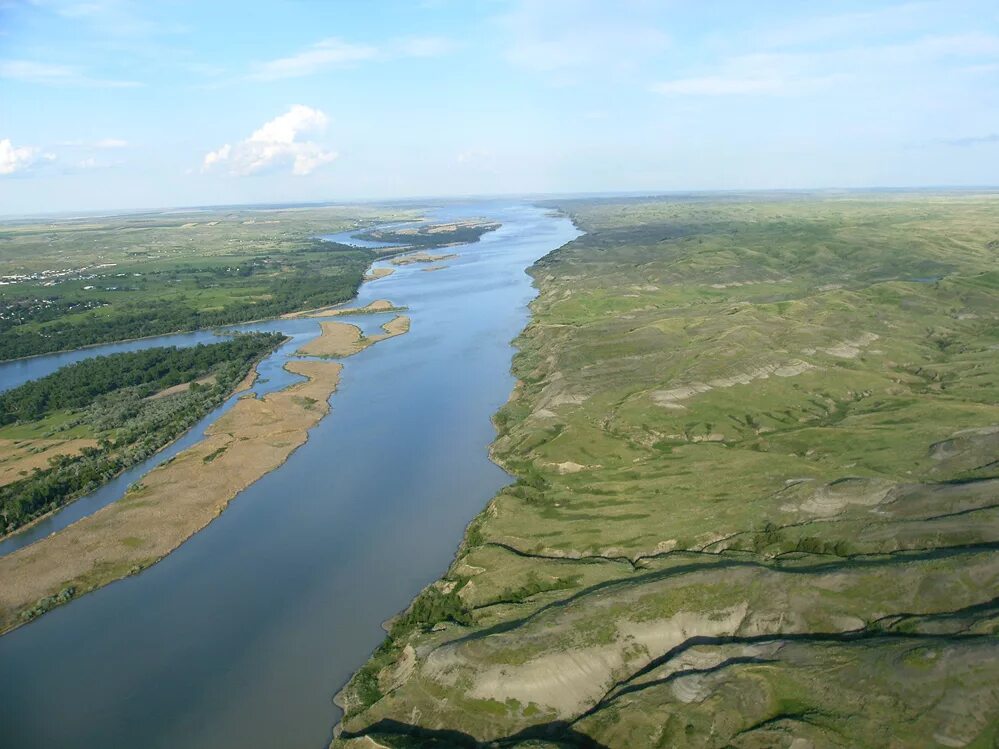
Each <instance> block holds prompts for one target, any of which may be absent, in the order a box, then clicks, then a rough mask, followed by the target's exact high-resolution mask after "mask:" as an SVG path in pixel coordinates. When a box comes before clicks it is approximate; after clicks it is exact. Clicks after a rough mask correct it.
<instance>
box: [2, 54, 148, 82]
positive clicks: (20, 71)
mask: <svg viewBox="0 0 999 749" xmlns="http://www.w3.org/2000/svg"><path fill="white" fill-rule="evenodd" d="M0 78H10V79H12V80H16V81H24V82H25V83H40V84H44V85H47V86H81V87H94V88H135V87H136V86H140V85H141V84H140V83H137V82H136V81H118V80H109V79H103V78H93V77H91V76H89V75H86V74H85V73H84V72H83V71H81V70H80V69H78V68H75V67H71V66H69V65H55V64H52V63H47V62H36V61H34V60H0Z"/></svg>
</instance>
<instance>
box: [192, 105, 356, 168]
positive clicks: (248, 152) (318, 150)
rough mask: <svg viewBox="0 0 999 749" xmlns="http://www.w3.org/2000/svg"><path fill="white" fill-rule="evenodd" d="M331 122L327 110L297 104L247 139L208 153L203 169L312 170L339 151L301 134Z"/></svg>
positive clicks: (316, 131) (319, 129) (315, 130)
mask: <svg viewBox="0 0 999 749" xmlns="http://www.w3.org/2000/svg"><path fill="white" fill-rule="evenodd" d="M328 124H329V117H327V116H326V114H325V113H324V112H322V111H320V110H318V109H313V108H312V107H307V106H303V105H301V104H296V105H295V106H293V107H292V108H291V109H289V110H288V111H287V112H285V113H284V114H282V115H281V116H279V117H275V118H274V119H273V120H271V121H270V122H266V123H264V124H263V125H262V126H261V127H260V128H258V129H257V130H256V131H255V132H254V133H253V134H252V135H251V136H250V137H249V138H247V139H246V140H243V141H240V142H239V143H236V144H235V145H232V144H229V143H226V144H225V145H223V146H222V147H221V148H218V149H216V150H214V151H210V152H208V153H207V154H205V157H204V160H203V162H202V169H203V170H204V171H210V170H213V169H216V168H225V169H226V170H227V171H228V172H229V173H230V174H233V175H237V176H246V175H251V174H257V173H260V172H265V171H271V170H274V169H280V168H282V167H288V166H290V167H291V173H292V174H295V175H298V176H304V175H306V174H310V173H312V172H313V171H314V170H315V169H317V168H318V167H320V166H322V165H323V164H327V163H329V162H331V161H333V160H334V159H335V158H336V157H337V154H336V152H335V151H330V150H327V149H326V148H325V147H324V146H322V145H320V144H319V143H316V142H315V141H309V140H300V139H299V137H300V136H302V135H307V134H310V133H320V132H322V131H324V130H325V129H326V126H327V125H328Z"/></svg>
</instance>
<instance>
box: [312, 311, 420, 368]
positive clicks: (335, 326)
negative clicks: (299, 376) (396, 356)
mask: <svg viewBox="0 0 999 749" xmlns="http://www.w3.org/2000/svg"><path fill="white" fill-rule="evenodd" d="M319 325H320V327H321V328H322V331H323V332H322V335H320V336H319V337H318V338H316V339H314V340H311V341H309V342H308V343H306V344H304V345H303V346H302V347H301V348H299V349H298V351H296V352H295V353H296V354H297V355H299V356H319V357H323V358H332V359H338V358H341V357H344V356H350V355H352V354H356V353H358V352H359V351H363V350H364V349H366V348H367V347H368V346H370V345H371V344H373V343H377V342H378V341H384V340H385V339H386V338H393V337H394V336H397V335H402V334H403V333H405V332H407V331H408V330H409V318H408V317H406V316H405V315H396V316H395V317H394V318H393V319H391V320H389V321H388V322H387V323H385V324H384V325H382V330H384V331H385V333H383V334H378V335H373V336H365V335H364V334H363V333H362V332H361V329H360V328H359V327H357V326H356V325H351V324H350V323H345V322H325V321H324V322H321V323H319Z"/></svg>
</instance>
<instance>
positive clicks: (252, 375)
mask: <svg viewBox="0 0 999 749" xmlns="http://www.w3.org/2000/svg"><path fill="white" fill-rule="evenodd" d="M287 340H288V339H287V338H285V339H284V340H282V341H281V343H279V344H278V345H277V346H275V347H274V348H272V349H270V350H269V351H267V352H266V353H264V354H263V355H262V356H260V357H259V358H258V359H257V360H256V361H254V362H253V366H252V367H250V371H249V372H247V373H246V377H244V378H243V379H242V380H241V381H240V382H239V383H238V384H237V385H236V387H235V388H233V390H232V392H230V393H229V395H227V396H226V401H227V400H229V398H231V397H232V396H234V395H238V394H239V393H242V392H244V391H246V390H249V389H250V388H251V387H253V384H254V383H255V382H256V381H257V365H258V364H259V363H260V362H261V361H263V360H264V359H265V358H267V357H268V356H270V355H271V354H272V353H274V351H276V350H277V349H278V347H280V346H281V345H282V344H284V343H285V342H286V341H287ZM43 356H44V354H43ZM223 403H225V401H223ZM219 405H220V406H221V405H222V404H219ZM213 410H214V409H213ZM209 413H210V412H209ZM207 415H208V414H205V416H207ZM202 418H204V417H202ZM193 428H194V427H193V426H192V427H191V429H193ZM189 431H190V429H185V430H184V431H183V432H181V433H180V434H178V435H177V436H176V437H174V438H173V439H172V440H170V441H169V442H167V443H166V444H165V445H163V447H161V448H160V449H159V450H157V451H156V452H155V453H153V455H159V454H160V453H161V452H163V451H164V450H166V449H167V448H169V447H170V445H172V444H174V443H175V442H176V441H177V440H179V439H181V438H182V437H183V436H184V435H185V434H187V433H188V432H189ZM131 468H134V464H133V465H132V466H129V467H127V468H122V469H121V470H120V471H118V473H116V474H115V475H114V476H112V477H111V478H110V479H108V481H113V480H114V479H116V478H117V477H118V476H120V475H121V474H123V473H124V472H125V471H128V470H130V469H131ZM104 485H106V484H104ZM104 485H102V486H104ZM95 491H97V490H95ZM84 496H86V495H85V494H84V495H80V496H78V497H74V498H73V499H71V500H69V501H68V502H66V503H65V504H62V505H59V507H56V508H55V509H54V510H49V511H48V512H46V513H45V514H44V515H39V516H38V517H37V518H35V519H34V520H31V521H29V522H27V523H25V524H24V525H22V526H20V527H18V528H16V529H15V530H12V531H11V532H10V533H4V534H2V535H0V542H2V541H6V540H7V539H8V538H12V537H14V536H16V535H17V534H19V533H23V532H24V531H26V530H28V529H29V528H31V527H32V526H34V525H37V524H38V523H40V522H42V521H43V520H45V519H47V518H50V517H52V516H53V515H55V514H56V513H58V512H61V511H62V510H63V509H65V508H66V507H68V506H69V505H71V504H73V502H75V501H76V500H78V499H83V497H84ZM56 532H58V531H56ZM0 558H2V557H0ZM2 633H3V628H2V626H0V634H2Z"/></svg>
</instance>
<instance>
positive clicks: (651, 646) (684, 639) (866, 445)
mask: <svg viewBox="0 0 999 749" xmlns="http://www.w3.org/2000/svg"><path fill="white" fill-rule="evenodd" d="M562 207H563V208H564V209H565V210H567V211H569V212H570V213H571V214H572V215H573V216H574V218H575V219H576V221H577V223H578V224H579V225H580V226H581V228H583V229H584V230H586V231H587V235H586V236H584V237H583V238H581V239H579V240H576V241H575V242H573V243H571V244H570V245H567V246H566V247H564V248H562V249H561V250H559V251H557V252H555V253H553V254H552V255H550V256H548V257H547V258H545V259H543V260H542V261H541V262H539V263H538V264H537V266H536V267H535V269H534V275H535V277H536V279H537V281H538V285H539V287H540V291H541V294H540V296H539V298H538V300H537V301H536V302H535V304H534V305H533V312H534V318H533V320H532V323H531V324H530V326H529V327H528V328H527V330H526V331H525V332H524V334H523V335H522V336H521V337H520V339H518V345H519V347H520V350H521V351H520V353H519V354H518V355H517V357H516V359H515V363H514V370H515V373H516V375H517V377H518V379H519V381H520V384H519V386H518V388H517V391H516V392H515V394H514V397H513V398H512V399H511V401H510V403H509V404H508V405H507V406H506V407H504V409H503V410H502V411H501V412H500V414H499V415H498V416H497V419H496V422H497V425H498V427H499V430H500V435H499V437H498V439H497V441H496V443H495V445H494V451H495V454H496V456H497V458H498V459H499V460H500V461H501V462H502V463H503V465H504V466H506V467H507V468H508V469H509V470H511V471H512V472H513V473H514V474H515V475H516V476H517V477H518V481H517V483H516V485H514V486H512V487H510V488H508V489H506V490H504V491H503V492H501V493H500V494H499V495H498V496H497V497H496V498H495V499H494V500H493V501H492V502H491V503H490V504H489V506H488V507H487V509H486V510H485V511H484V512H483V513H482V515H480V516H479V518H477V519H476V521H474V522H473V523H472V524H471V526H470V527H469V529H468V532H467V534H466V537H465V541H464V543H463V545H462V547H461V549H460V550H459V552H458V555H457V558H456V559H455V561H454V563H453V564H452V566H451V568H450V569H449V571H448V573H447V575H446V576H445V577H444V579H442V580H441V581H439V582H438V583H436V584H435V585H433V586H431V587H430V588H428V589H427V590H426V591H424V592H423V593H422V594H421V595H420V596H419V597H418V598H417V599H416V601H414V603H413V604H412V605H411V607H410V608H409V609H408V610H407V611H406V612H405V613H404V614H403V615H402V616H400V617H399V618H397V619H396V620H395V621H394V622H393V623H392V625H391V632H390V636H389V638H388V640H387V641H386V642H385V643H384V644H383V645H382V647H381V648H380V649H379V650H378V651H376V653H375V654H374V656H373V657H372V659H371V660H370V661H369V663H368V664H367V665H366V666H365V667H364V668H363V669H362V670H361V671H360V672H358V674H357V675H355V677H354V678H353V680H352V681H351V683H350V684H349V685H348V686H347V687H346V688H345V690H344V691H343V693H342V694H341V695H340V701H341V703H342V704H343V705H344V707H345V708H346V711H347V716H346V718H345V720H344V721H343V724H342V728H343V733H342V734H341V735H340V737H339V738H338V739H337V740H336V741H335V742H334V745H336V746H359V747H360V746H371V745H372V744H371V743H370V741H371V740H373V741H375V742H377V744H380V745H383V746H398V747H401V746H407V747H409V746H421V745H425V746H431V745H434V746H439V745H453V746H463V745H467V746H474V745H476V744H478V743H479V742H489V741H495V742H498V743H499V745H502V746H515V745H524V746H528V745H530V746H544V745H548V746H554V745H562V746H607V747H637V746H728V745H731V746H747V747H748V746H772V745H778V746H790V745H792V742H794V746H796V747H799V746H800V747H806V746H857V745H872V746H883V745H889V744H891V742H893V741H894V742H895V743H896V744H897V745H899V746H903V745H914V744H926V743H931V744H936V745H943V746H966V745H972V744H974V743H975V742H982V745H986V744H987V742H989V741H991V740H993V739H994V735H995V732H996V730H997V725H999V690H997V689H996V687H995V684H996V683H999V647H997V641H996V636H995V633H996V626H997V621H999V607H997V604H996V599H997V594H999V555H997V554H996V550H997V548H999V522H997V521H999V517H997V515H996V513H997V511H999V509H997V508H999V501H997V499H999V488H997V485H999V481H997V479H999V475H997V472H996V466H997V465H999V463H997V459H999V428H996V425H999V408H997V406H996V405H995V404H996V403H997V402H999V397H997V396H999V362H997V361H996V357H995V355H994V351H995V348H996V347H997V345H999V340H997V338H996V320H997V313H996V310H997V309H999V284H997V282H996V279H995V272H994V270H993V268H994V264H995V260H996V251H997V250H996V247H997V245H996V242H995V238H996V237H997V236H999V221H997V219H996V211H995V208H996V205H995V200H994V199H981V200H979V199H970V198H968V199H962V198H954V197H943V198H939V197H935V196H934V197H932V198H931V197H919V198H907V199H893V200H891V201H887V200H883V199H864V200H851V201H837V200H808V201H794V202H792V201H788V202H762V201H752V200H731V201H726V202H724V203H721V202H716V203H712V202H706V201H704V200H692V201H667V200H645V201H640V200H635V201H630V202H629V201H592V202H587V201H579V202H572V203H565V204H563V205H562Z"/></svg>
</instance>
